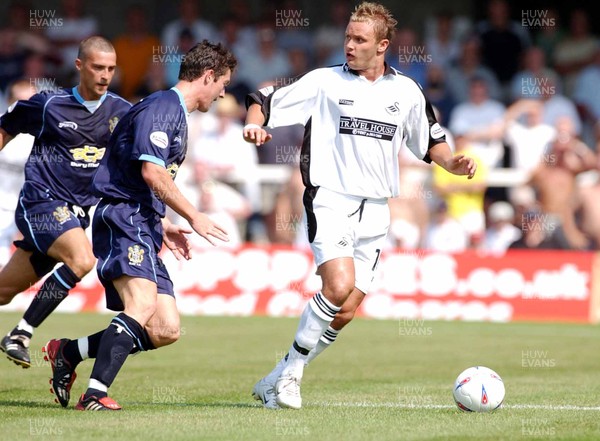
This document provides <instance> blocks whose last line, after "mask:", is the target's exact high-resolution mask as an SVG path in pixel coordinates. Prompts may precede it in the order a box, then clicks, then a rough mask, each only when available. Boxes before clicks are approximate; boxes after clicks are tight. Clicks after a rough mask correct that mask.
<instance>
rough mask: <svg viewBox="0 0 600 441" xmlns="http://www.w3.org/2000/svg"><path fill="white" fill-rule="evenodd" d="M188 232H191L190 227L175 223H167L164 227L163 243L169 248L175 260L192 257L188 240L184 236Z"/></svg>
mask: <svg viewBox="0 0 600 441" xmlns="http://www.w3.org/2000/svg"><path fill="white" fill-rule="evenodd" d="M190 233H193V231H192V229H191V228H188V227H182V226H181V225H175V224H168V225H167V227H166V228H165V229H164V233H163V243H164V244H165V246H166V247H167V248H168V249H170V250H171V252H172V253H173V255H174V256H175V258H176V259H177V260H181V259H185V260H190V259H191V258H192V253H191V251H192V249H191V247H190V241H189V240H188V238H187V237H186V236H185V235H186V234H190Z"/></svg>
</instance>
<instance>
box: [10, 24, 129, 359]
mask: <svg viewBox="0 0 600 441" xmlns="http://www.w3.org/2000/svg"><path fill="white" fill-rule="evenodd" d="M116 59H117V58H116V54H115V50H114V48H113V46H112V44H111V43H110V42H109V41H108V40H106V39H104V38H103V37H99V36H93V37H90V38H88V39H86V40H84V41H82V42H81V44H80V46H79V53H78V57H77V60H75V66H76V68H77V70H78V71H79V78H80V80H79V84H78V85H77V86H75V87H73V88H72V89H61V90H58V91H48V92H41V93H38V94H35V95H33V96H32V97H31V98H30V99H29V100H26V101H17V102H16V103H15V104H14V105H12V106H11V107H10V108H9V109H8V111H7V112H6V113H5V114H3V115H2V116H1V117H0V149H2V148H3V147H4V146H5V145H6V144H7V143H9V141H10V140H11V139H12V138H13V137H15V136H16V135H18V134H19V133H29V134H31V135H33V136H34V137H35V142H34V146H33V149H32V152H31V154H30V156H29V158H28V160H27V163H26V166H25V183H24V185H23V188H22V190H21V193H20V195H19V200H18V205H17V208H16V213H15V221H16V224H17V227H18V228H19V230H20V232H21V234H22V235H23V239H22V240H18V241H16V242H15V246H16V251H15V252H14V254H13V255H12V256H11V259H10V261H9V262H8V263H7V265H6V266H5V267H4V268H3V269H2V271H1V272H0V305H6V304H8V303H10V301H11V300H12V299H13V298H14V297H15V296H16V295H17V294H18V293H20V292H23V291H25V290H27V289H29V288H31V286H33V285H34V284H35V283H36V282H38V281H39V280H40V279H41V278H42V277H43V276H45V275H46V274H48V273H49V272H50V271H52V270H53V268H54V267H55V266H56V264H57V263H59V262H60V263H62V264H61V265H60V266H58V267H57V268H56V269H55V270H54V271H53V272H52V274H50V276H49V277H48V278H47V279H46V280H45V281H44V283H43V284H42V286H41V288H40V289H39V291H38V292H37V294H36V296H35V297H34V299H33V301H32V302H31V305H30V306H29V308H28V309H27V310H26V311H25V314H24V315H23V318H22V320H21V321H20V322H19V323H18V325H17V326H16V327H15V328H14V329H13V330H12V331H11V332H10V333H9V334H8V335H6V336H5V337H4V338H2V340H1V341H0V349H1V350H2V351H4V352H5V353H6V355H7V357H8V358H9V359H10V360H12V361H14V362H15V363H16V364H17V365H20V366H22V367H24V368H28V367H30V365H31V360H30V355H29V343H30V340H31V338H32V335H33V331H34V329H35V328H36V327H38V326H39V325H40V324H41V323H42V322H43V321H44V320H45V319H46V317H48V315H50V313H52V311H54V309H55V308H56V307H57V306H58V305H59V303H60V302H61V301H63V300H64V299H65V298H66V296H67V295H68V294H69V290H71V289H72V288H73V287H74V286H75V285H76V284H77V283H78V282H79V281H80V280H81V279H82V278H83V276H85V275H86V274H87V273H88V272H89V271H90V270H91V269H92V268H93V266H94V264H95V258H94V254H93V253H92V247H91V244H90V242H89V240H88V238H87V236H86V234H85V232H84V230H85V229H86V228H87V227H88V225H89V216H88V211H89V209H90V208H91V207H92V206H94V205H96V203H97V202H98V200H99V198H98V197H96V196H93V195H92V194H91V191H90V189H91V185H92V178H93V176H94V173H95V172H96V170H97V167H98V166H99V164H100V160H101V159H102V157H103V156H104V155H105V153H106V146H107V145H108V140H109V138H110V135H111V133H112V131H113V130H114V128H115V126H116V125H117V122H118V121H119V119H120V118H122V117H123V115H124V114H125V113H126V112H127V111H128V110H129V109H130V108H131V104H130V103H129V102H127V101H126V100H124V99H123V98H121V97H120V96H118V95H115V94H114V93H112V92H109V91H108V86H109V84H110V82H111V80H112V78H113V75H114V73H115V68H116ZM9 148H11V147H10V146H9Z"/></svg>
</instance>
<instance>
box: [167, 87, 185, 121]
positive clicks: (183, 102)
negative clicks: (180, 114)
mask: <svg viewBox="0 0 600 441" xmlns="http://www.w3.org/2000/svg"><path fill="white" fill-rule="evenodd" d="M171 90H172V91H174V92H175V93H176V94H177V96H178V97H179V103H180V104H181V107H183V110H184V111H185V114H186V115H188V114H189V112H188V110H187V107H185V100H184V99H183V94H182V93H181V91H180V90H179V89H178V88H177V87H175V86H173V87H171Z"/></svg>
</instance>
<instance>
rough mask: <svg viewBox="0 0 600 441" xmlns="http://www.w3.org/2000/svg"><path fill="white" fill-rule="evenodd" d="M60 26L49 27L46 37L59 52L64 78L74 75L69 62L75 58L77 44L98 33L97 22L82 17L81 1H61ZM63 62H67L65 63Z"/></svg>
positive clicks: (93, 19) (93, 18)
mask: <svg viewBox="0 0 600 441" xmlns="http://www.w3.org/2000/svg"><path fill="white" fill-rule="evenodd" d="M61 5H62V13H61V14H58V16H59V17H60V18H62V25H61V26H50V27H48V28H47V29H46V36H47V37H48V38H49V39H50V42H51V45H52V47H53V49H54V50H56V49H58V50H59V51H60V56H61V59H62V65H61V66H62V73H63V74H64V75H65V76H69V75H72V74H73V73H75V70H74V67H73V65H72V63H70V61H71V60H75V59H76V58H77V53H78V51H79V43H80V42H81V41H83V40H85V39H86V38H88V37H91V36H92V35H95V34H97V33H98V21H97V20H96V18H95V17H93V16H91V15H84V10H83V8H84V3H83V0H62V1H61ZM65 61H69V63H66V62H65Z"/></svg>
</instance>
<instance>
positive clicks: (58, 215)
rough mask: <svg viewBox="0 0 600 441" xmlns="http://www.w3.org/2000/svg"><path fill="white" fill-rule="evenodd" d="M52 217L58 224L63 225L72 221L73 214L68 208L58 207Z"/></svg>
mask: <svg viewBox="0 0 600 441" xmlns="http://www.w3.org/2000/svg"><path fill="white" fill-rule="evenodd" d="M52 215H53V216H54V219H56V222H58V223H59V224H61V225H62V224H64V223H65V222H66V221H68V220H69V219H71V212H70V211H69V208H68V207H56V209H55V210H54V213H52Z"/></svg>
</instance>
